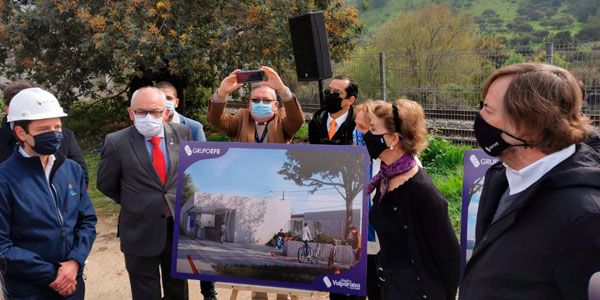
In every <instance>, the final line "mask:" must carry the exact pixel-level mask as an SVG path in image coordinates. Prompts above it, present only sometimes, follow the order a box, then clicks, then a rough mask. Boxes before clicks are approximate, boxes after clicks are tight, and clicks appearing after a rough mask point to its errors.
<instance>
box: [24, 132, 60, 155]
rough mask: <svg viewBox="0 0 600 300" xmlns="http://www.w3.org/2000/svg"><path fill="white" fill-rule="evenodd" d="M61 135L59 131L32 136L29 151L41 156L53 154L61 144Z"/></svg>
mask: <svg viewBox="0 0 600 300" xmlns="http://www.w3.org/2000/svg"><path fill="white" fill-rule="evenodd" d="M62 141H63V134H62V132H60V131H48V132H44V133H41V134H38V135H34V136H33V144H34V146H31V145H30V146H31V149H33V151H35V152H36V153H38V154H41V155H51V154H55V153H56V151H58V148H59V147H60V144H62Z"/></svg>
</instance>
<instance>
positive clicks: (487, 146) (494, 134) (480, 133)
mask: <svg viewBox="0 0 600 300" xmlns="http://www.w3.org/2000/svg"><path fill="white" fill-rule="evenodd" d="M473 130H474V131H475V138H476V139H477V143H479V146H481V149H483V151H485V153H487V154H488V155H490V156H498V155H500V153H502V151H504V150H505V149H506V148H508V147H513V146H522V147H530V146H531V145H530V144H529V143H527V141H525V140H524V139H521V138H518V137H516V136H514V135H512V134H510V133H508V132H506V131H503V130H501V129H498V128H496V127H494V126H492V125H490V124H489V123H488V122H486V121H485V120H484V119H483V118H482V117H481V114H479V113H477V117H476V118H475V123H474V124H473ZM503 132H504V133H505V134H506V135H508V136H510V137H512V138H514V139H517V140H519V141H521V142H523V144H520V145H511V144H509V143H507V142H506V141H505V140H504V139H503V138H502V135H501V134H502V133H503Z"/></svg>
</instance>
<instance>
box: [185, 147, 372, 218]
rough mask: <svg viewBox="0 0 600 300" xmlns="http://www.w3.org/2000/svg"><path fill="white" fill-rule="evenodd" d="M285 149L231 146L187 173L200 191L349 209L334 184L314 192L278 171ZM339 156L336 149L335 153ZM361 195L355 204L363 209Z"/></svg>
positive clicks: (302, 207) (299, 206) (296, 208)
mask: <svg viewBox="0 0 600 300" xmlns="http://www.w3.org/2000/svg"><path fill="white" fill-rule="evenodd" d="M285 153H286V150H283V149H261V150H260V151H258V150H257V149H248V148H230V149H228V151H227V153H226V154H225V155H223V156H221V157H218V158H214V159H204V160H199V161H197V162H195V163H193V164H192V165H190V166H189V167H188V168H187V169H186V170H185V172H186V173H188V174H191V175H192V179H193V180H194V184H195V185H196V188H197V189H198V191H200V192H203V193H214V194H222V195H237V196H246V197H252V198H265V199H273V200H281V199H283V198H284V199H285V200H287V201H290V202H291V203H292V213H303V212H313V211H324V210H342V209H346V204H345V202H344V199H343V198H342V196H341V195H340V194H339V193H338V192H337V191H336V190H335V189H334V188H333V187H332V186H323V187H322V188H321V189H320V190H318V191H317V192H315V193H314V194H313V195H311V194H309V193H308V192H307V191H308V188H307V187H302V186H298V185H296V184H295V183H294V182H293V181H291V180H285V179H284V178H283V175H280V174H277V171H279V170H280V169H281V166H282V165H283V163H284V162H285V161H286V160H287V158H286V156H285ZM331 154H332V155H335V152H331ZM361 197H362V195H361V194H359V195H358V196H357V197H356V198H355V199H354V203H353V207H355V208H360V204H361V201H362V198H361Z"/></svg>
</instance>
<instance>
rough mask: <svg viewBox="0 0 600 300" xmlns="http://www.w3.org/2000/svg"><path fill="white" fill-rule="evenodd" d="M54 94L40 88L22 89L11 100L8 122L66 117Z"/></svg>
mask: <svg viewBox="0 0 600 300" xmlns="http://www.w3.org/2000/svg"><path fill="white" fill-rule="evenodd" d="M66 116H67V114H66V113H65V112H64V111H63V109H62V107H60V104H59V103H58V99H56V97H54V95H52V94H50V93H49V92H47V91H44V90H42V89H40V88H29V89H24V90H22V91H20V92H19V93H18V94H16V95H15V97H14V98H13V99H12V100H11V101H10V106H9V107H8V116H7V118H6V120H7V121H8V122H15V121H23V120H43V119H50V118H60V117H66Z"/></svg>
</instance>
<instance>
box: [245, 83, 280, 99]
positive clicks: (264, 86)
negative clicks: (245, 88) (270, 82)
mask: <svg viewBox="0 0 600 300" xmlns="http://www.w3.org/2000/svg"><path fill="white" fill-rule="evenodd" d="M261 88H267V89H269V90H271V92H273V100H275V101H277V92H276V91H275V90H274V89H272V88H271V87H268V86H266V85H259V86H258V87H256V88H254V89H253V90H252V94H251V95H250V96H251V97H252V95H254V91H256V90H258V89H261Z"/></svg>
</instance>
